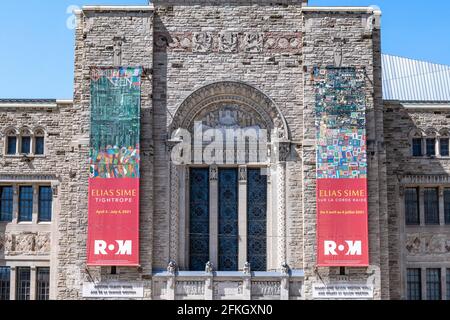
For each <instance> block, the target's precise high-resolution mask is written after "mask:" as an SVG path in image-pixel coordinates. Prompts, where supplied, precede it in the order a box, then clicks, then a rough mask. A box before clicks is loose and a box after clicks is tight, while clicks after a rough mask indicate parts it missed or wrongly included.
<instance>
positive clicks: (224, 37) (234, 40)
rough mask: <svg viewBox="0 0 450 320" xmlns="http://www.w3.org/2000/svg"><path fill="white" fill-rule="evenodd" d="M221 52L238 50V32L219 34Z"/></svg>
mask: <svg viewBox="0 0 450 320" xmlns="http://www.w3.org/2000/svg"><path fill="white" fill-rule="evenodd" d="M219 52H224V53H235V52H238V34H237V33H236V32H222V33H220V34H219Z"/></svg>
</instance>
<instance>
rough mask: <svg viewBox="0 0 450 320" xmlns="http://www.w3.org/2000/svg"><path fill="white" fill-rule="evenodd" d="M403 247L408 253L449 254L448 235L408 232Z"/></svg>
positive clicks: (449, 238) (449, 239)
mask: <svg viewBox="0 0 450 320" xmlns="http://www.w3.org/2000/svg"><path fill="white" fill-rule="evenodd" d="M405 249H406V251H407V254H408V255H411V256H415V255H427V254H449V255H450V237H449V236H447V235H445V234H436V235H433V234H419V233H414V234H408V235H407V237H406V244H405Z"/></svg>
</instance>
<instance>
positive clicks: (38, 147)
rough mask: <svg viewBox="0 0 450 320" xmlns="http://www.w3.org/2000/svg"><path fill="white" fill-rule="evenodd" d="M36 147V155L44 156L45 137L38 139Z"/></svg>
mask: <svg viewBox="0 0 450 320" xmlns="http://www.w3.org/2000/svg"><path fill="white" fill-rule="evenodd" d="M35 141H36V146H35V150H34V153H35V154H38V155H42V154H44V137H36V140H35Z"/></svg>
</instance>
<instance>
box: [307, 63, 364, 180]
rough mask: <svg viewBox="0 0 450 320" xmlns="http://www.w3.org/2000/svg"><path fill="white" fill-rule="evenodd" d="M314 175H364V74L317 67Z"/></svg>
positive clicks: (329, 176)
mask: <svg viewBox="0 0 450 320" xmlns="http://www.w3.org/2000/svg"><path fill="white" fill-rule="evenodd" d="M314 81H315V83H316V87H315V95H316V129H317V130H316V132H317V144H318V146H317V178H366V177H367V158H366V113H365V110H366V105H365V96H364V90H363V88H364V75H363V73H362V72H357V71H356V70H355V69H354V68H344V69H342V68H326V69H323V68H316V69H315V70H314Z"/></svg>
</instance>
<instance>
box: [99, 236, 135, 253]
mask: <svg viewBox="0 0 450 320" xmlns="http://www.w3.org/2000/svg"><path fill="white" fill-rule="evenodd" d="M132 244H133V241H131V240H115V243H107V242H106V241H104V240H95V242H94V254H95V255H100V254H101V255H108V254H111V253H113V254H114V255H116V256H118V255H131V248H132ZM108 251H109V252H108Z"/></svg>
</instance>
